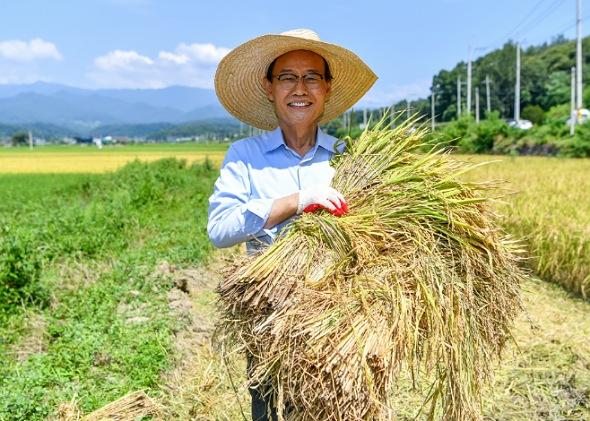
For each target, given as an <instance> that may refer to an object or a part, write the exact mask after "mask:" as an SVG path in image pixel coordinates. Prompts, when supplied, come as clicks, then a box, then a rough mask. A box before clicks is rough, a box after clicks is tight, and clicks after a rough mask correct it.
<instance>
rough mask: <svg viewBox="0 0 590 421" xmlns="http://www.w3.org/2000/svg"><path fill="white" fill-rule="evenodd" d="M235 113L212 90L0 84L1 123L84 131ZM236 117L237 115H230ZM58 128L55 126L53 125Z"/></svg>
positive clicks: (15, 125)
mask: <svg viewBox="0 0 590 421" xmlns="http://www.w3.org/2000/svg"><path fill="white" fill-rule="evenodd" d="M220 119H222V120H223V119H227V120H228V122H229V121H232V120H233V118H232V117H231V116H230V115H229V114H228V113H227V112H226V111H225V110H224V109H223V107H222V106H221V104H220V103H219V101H218V100H217V98H216V96H215V92H214V91H213V90H211V89H201V88H192V87H186V86H171V87H167V88H162V89H96V90H91V89H82V88H75V87H71V86H67V85H62V84H56V83H47V82H36V83H33V84H29V85H0V127H1V126H4V127H5V128H7V127H18V128H24V127H25V126H34V127H37V128H39V127H52V128H53V130H52V131H57V132H59V131H60V130H59V128H63V129H64V130H63V132H64V134H70V133H76V134H81V135H88V134H90V133H92V132H94V131H96V130H97V129H100V128H101V127H105V126H110V127H112V126H130V125H131V126H133V125H150V124H156V123H168V124H186V123H189V122H190V123H195V122H199V121H206V120H216V121H219V120H220ZM234 122H235V120H234ZM56 129H57V130H56Z"/></svg>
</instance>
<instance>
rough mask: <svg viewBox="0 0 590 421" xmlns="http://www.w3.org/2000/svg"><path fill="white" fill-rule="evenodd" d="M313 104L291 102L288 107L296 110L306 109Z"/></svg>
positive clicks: (308, 102)
mask: <svg viewBox="0 0 590 421" xmlns="http://www.w3.org/2000/svg"><path fill="white" fill-rule="evenodd" d="M311 104H312V103H311V102H310V101H302V100H299V101H291V102H289V103H287V105H288V106H289V107H294V108H304V107H309V106H310V105H311Z"/></svg>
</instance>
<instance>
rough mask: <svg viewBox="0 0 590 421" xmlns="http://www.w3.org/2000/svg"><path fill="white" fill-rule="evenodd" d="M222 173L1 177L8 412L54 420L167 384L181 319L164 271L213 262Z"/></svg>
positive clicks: (139, 168)
mask: <svg viewBox="0 0 590 421" xmlns="http://www.w3.org/2000/svg"><path fill="white" fill-rule="evenodd" d="M215 177H216V172H215V171H214V170H212V169H211V168H208V167H206V166H203V165H198V166H197V165H194V166H190V167H189V166H187V165H186V164H185V163H184V162H182V161H178V160H174V159H166V160H161V161H157V162H155V163H152V164H145V163H140V162H133V163H131V164H128V165H127V166H125V167H124V168H122V169H121V170H119V171H117V172H115V173H112V174H107V175H84V174H82V175H37V174H32V175H3V176H0V183H1V185H2V189H1V190H0V228H1V231H0V232H1V235H2V236H1V237H0V250H2V253H0V281H1V282H0V338H1V339H0V419H2V420H4V419H7V420H13V419H14V420H20V419H22V420H25V419H26V420H38V419H39V420H40V419H45V418H47V417H48V416H50V415H51V414H53V413H54V411H55V409H56V408H57V406H58V405H59V403H61V402H64V401H66V402H67V401H71V400H72V399H74V400H76V401H77V404H78V406H79V407H80V408H81V409H82V410H83V411H85V412H87V411H91V410H93V409H96V408H98V407H100V406H103V405H105V404H106V403H108V402H110V401H112V400H114V399H116V398H119V397H120V396H122V395H124V394H125V393H126V392H128V391H131V390H136V389H142V388H147V389H149V388H156V387H157V386H158V379H159V376H160V375H161V373H162V371H163V370H165V369H166V368H167V367H168V364H169V358H168V357H169V353H170V350H171V346H172V344H171V338H173V334H172V332H173V330H174V329H176V328H177V326H178V324H179V323H180V321H177V320H174V319H173V318H172V317H171V316H170V315H169V311H168V303H167V299H166V293H167V291H168V290H169V289H170V288H171V285H170V281H169V280H168V279H166V278H164V277H162V276H159V275H157V274H155V273H154V270H155V268H156V266H157V265H158V263H159V262H161V261H163V260H167V261H169V262H172V263H174V264H177V265H180V266H183V265H197V264H199V263H200V262H202V261H203V260H204V259H205V258H206V256H207V254H208V252H209V250H210V246H209V242H208V239H207V235H206V228H205V226H206V207H207V198H208V196H209V195H210V190H211V186H212V183H213V180H214V178H215ZM138 317H139V318H140V319H134V318H138ZM138 320H139V321H138Z"/></svg>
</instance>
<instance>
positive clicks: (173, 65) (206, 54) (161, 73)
mask: <svg viewBox="0 0 590 421" xmlns="http://www.w3.org/2000/svg"><path fill="white" fill-rule="evenodd" d="M229 51H230V50H229V49H228V48H224V47H217V46H215V45H213V44H210V43H209V44H186V43H180V44H179V45H178V46H177V47H176V48H175V49H174V51H160V52H159V53H158V56H157V57H154V58H150V57H148V56H145V55H142V54H140V53H138V52H136V51H123V50H114V51H111V52H109V53H107V54H105V55H103V56H100V57H97V58H96V59H95V60H94V68H93V69H92V70H91V71H90V72H89V73H88V74H87V76H88V77H89V78H90V79H91V80H92V81H94V83H96V84H98V85H99V86H101V87H110V88H162V87H166V86H170V85H188V86H195V87H200V88H212V87H213V76H214V73H215V67H216V66H217V63H219V61H220V60H221V59H222V58H223V57H224V56H225V55H226V54H227V53H228V52H229Z"/></svg>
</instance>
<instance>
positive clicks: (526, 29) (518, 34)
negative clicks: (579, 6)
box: [515, 0, 565, 38]
mask: <svg viewBox="0 0 590 421" xmlns="http://www.w3.org/2000/svg"><path fill="white" fill-rule="evenodd" d="M564 2H565V0H555V1H554V2H553V3H552V4H551V5H550V6H549V7H548V8H547V9H546V10H545V13H543V14H541V15H540V16H538V17H537V19H536V20H533V21H531V22H529V23H528V24H527V25H526V26H525V27H524V28H522V29H521V30H519V31H517V32H516V34H515V38H522V37H523V36H524V35H526V34H528V33H529V32H530V31H531V30H532V29H534V28H535V27H536V26H537V25H538V24H540V23H541V22H543V21H544V20H545V19H547V17H549V16H550V15H552V14H553V13H554V12H555V11H556V10H557V9H558V8H559V7H560V6H561V5H562V4H563V3H564Z"/></svg>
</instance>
